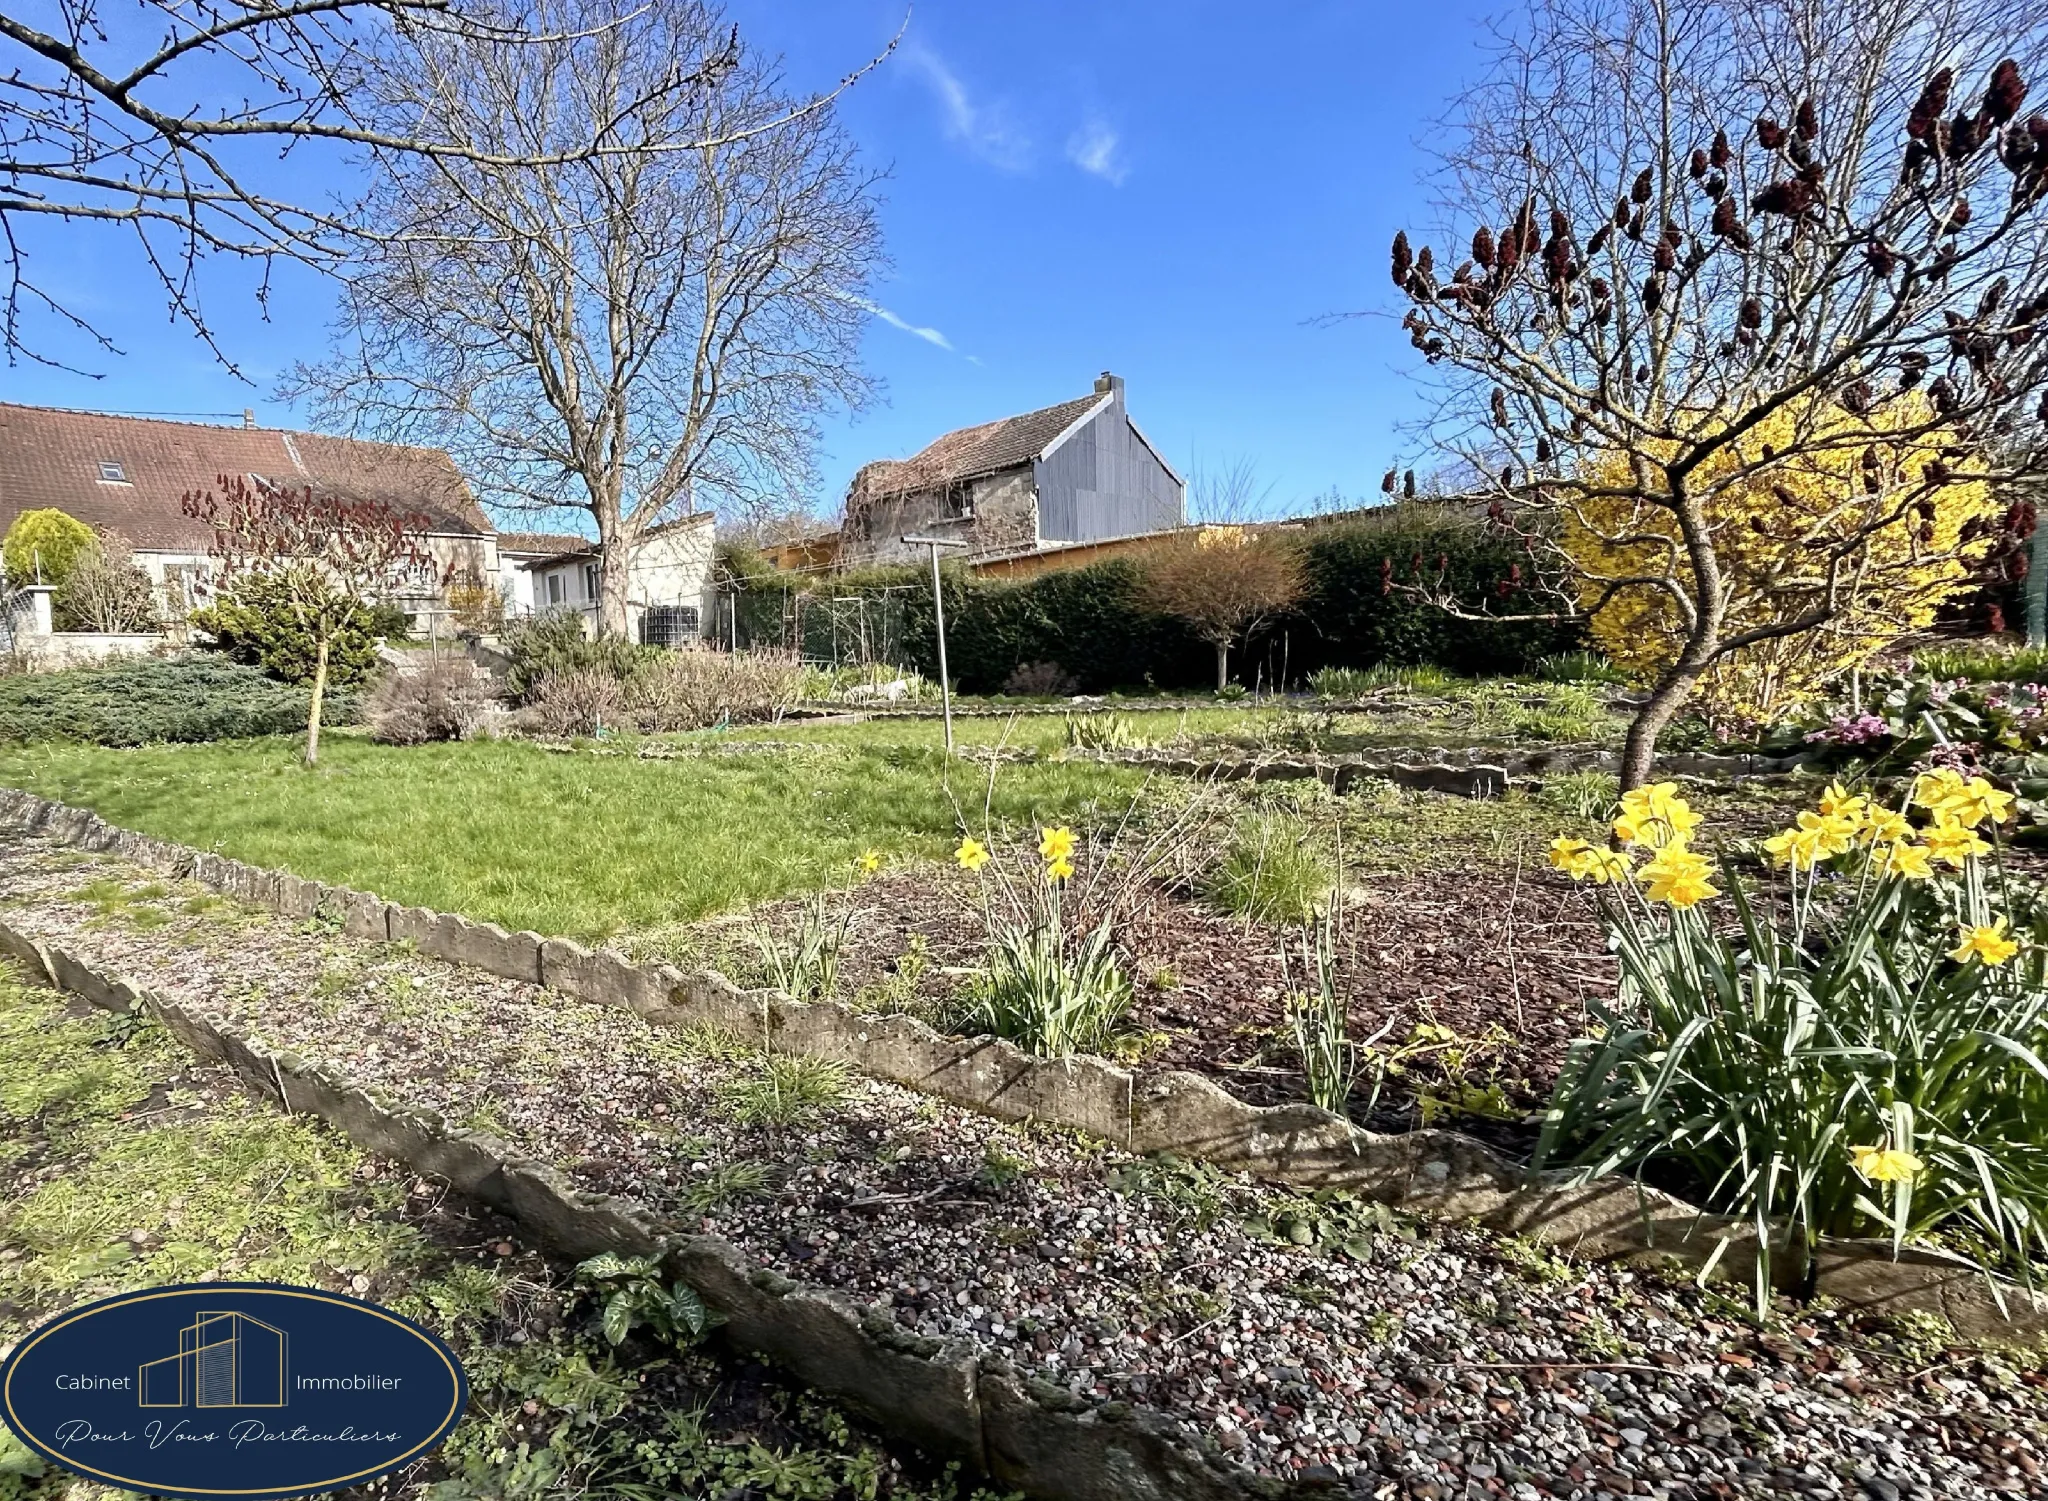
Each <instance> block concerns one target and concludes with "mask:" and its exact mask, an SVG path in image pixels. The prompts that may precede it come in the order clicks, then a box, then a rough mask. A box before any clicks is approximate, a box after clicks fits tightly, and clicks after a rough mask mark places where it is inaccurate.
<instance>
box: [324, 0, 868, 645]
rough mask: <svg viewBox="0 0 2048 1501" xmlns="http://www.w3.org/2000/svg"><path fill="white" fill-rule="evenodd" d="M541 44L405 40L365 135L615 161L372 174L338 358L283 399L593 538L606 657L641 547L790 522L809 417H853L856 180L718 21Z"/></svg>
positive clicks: (707, 12) (396, 165)
mask: <svg viewBox="0 0 2048 1501" xmlns="http://www.w3.org/2000/svg"><path fill="white" fill-rule="evenodd" d="M532 24H533V25H535V26H536V27H543V26H544V27H545V28H546V29H547V30H549V31H550V32H553V33H556V34H558V37H559V39H558V40H554V41H543V42H534V43H530V44H529V45H527V46H524V47H520V48H518V49H503V48H489V47H479V46H476V45H474V44H473V43H472V42H471V41H470V40H469V39H468V38H466V37H462V36H455V35H445V34H435V35H428V36H425V37H423V38H422V39H421V41H420V45H419V47H418V50H417V55H416V58H415V59H414V60H413V61H412V62H411V63H409V64H408V65H406V66H404V67H398V68H392V69H389V70H386V71H382V72H379V73H377V74H375V75H373V76H371V77H370V78H368V79H367V80H366V87H368V88H369V89H371V90H373V91H374V93H375V95H376V98H377V104H376V110H377V113H378V115H379V117H388V118H392V119H404V120H412V121H416V122H417V124H416V125H415V126H414V129H415V130H416V131H417V133H419V134H421V135H424V136H428V137H431V138H433V139H436V140H441V141H447V142H451V143H461V144H462V145H464V146H465V147H467V148H470V149H472V150H473V151H475V152H478V153H490V154H492V155H493V156H495V157H545V156H548V155H550V154H552V153H554V152H556V150H557V148H558V146H559V145H560V144H561V143H563V142H565V141H577V140H582V139H586V138H592V137H595V138H597V139H599V140H601V141H603V142H604V143H605V145H606V147H607V149H606V150H605V151H604V152H602V153H599V154H596V155H592V156H588V157H584V158H581V159H577V160H572V161H567V162H562V163H559V164H556V165H551V166H548V167H544V168H533V167H529V166H524V165H509V166H508V165H500V164H498V163H497V162H496V161H495V160H485V159H482V157H481V156H467V157H447V156H421V155H417V154H412V155H392V156H390V157H389V158H388V159H387V160H386V161H385V163H384V166H385V168H386V172H385V176H384V179H383V181H382V184H381V185H380V186H379V187H378V188H377V189H376V191H375V193H374V195H373V197H372V199H371V205H370V207H371V212H372V217H373V220H374V222H375V223H376V224H377V226H378V228H379V238H378V239H377V240H376V241H375V242H374V244H373V245H372V247H371V248H370V249H369V251H368V252H367V254H366V255H365V256H364V257H363V258H362V259H361V261H360V262H359V264H357V265H356V266H354V267H353V268H352V269H351V270H350V272H349V274H348V277H347V281H346V287H345V293H344V300H343V311H342V318H341V327H340V330H339V335H340V352H339V353H338V354H337V355H336V356H335V357H334V358H333V359H332V360H330V361H329V362H328V363H327V364H325V365H324V366H321V367H320V368H318V369H315V370H302V371H301V372H299V374H298V376H297V377H296V383H295V386H294V389H295V390H302V391H310V392H312V393H313V394H314V395H315V396H316V397H317V398H318V402H319V410H320V412H321V414H322V416H323V418H324V419H325V420H326V421H328V422H330V423H336V424H340V425H344V426H348V427H351V428H354V429H356V430H359V431H371V432H375V433H377V434H379V435H381V436H385V437H398V438H404V439H408V440H412V441H430V442H433V443H436V444H438V445H441V446H445V447H446V448H448V449H449V451H450V452H451V453H452V454H453V455H454V456H455V457H456V459H457V461H458V462H459V463H460V464H461V465H462V466H463V468H464V470H465V471H466V473H468V475H469V476H470V477H471V479H472V480H473V482H474V483H475V484H476V485H477V487H478V489H479V491H480V492H481V494H482V496H483V498H484V499H486V500H487V501H489V502H491V503H493V504H496V505H498V506H501V507H516V508H525V509H530V510H550V509H556V508H562V507H574V508H577V509H580V510H583V511H587V512H588V513H589V515H590V516H591V518H592V519H593V521H594V522H595V524H596V530H597V535H598V539H599V541H600V543H601V544H602V561H601V564H600V577H601V591H600V592H601V601H600V602H601V610H600V621H601V626H602V628H603V630H605V631H606V632H607V633H612V634H616V633H620V632H623V631H624V630H625V629H626V624H627V609H626V580H627V575H628V567H629V564H630V560H631V557H632V554H633V551H634V549H635V547H636V546H637V545H638V543H639V541H640V539H641V538H642V537H644V536H645V535H646V534H647V532H648V531H649V529H651V528H653V527H655V526H657V525H659V524H660V523H661V522H663V521H664V520H667V519H670V518H673V517H675V516H677V515H680V514H683V513H686V512H689V511H692V510H695V509H698V508H701V507H704V506H706V505H707V504H709V505H717V504H724V505H727V506H729V507H737V508H738V509H740V510H741V511H742V512H745V511H747V510H748V509H749V508H750V507H751V506H753V505H754V504H756V503H760V504H761V505H762V506H763V507H764V508H771V509H772V508H773V507H775V506H778V505H782V504H786V503H787V501H788V499H789V498H790V497H792V496H794V495H797V494H799V493H800V492H801V490H802V488H803V486H804V485H805V484H806V483H807V482H808V480H809V478H810V476H811V461H812V457H813V454H814V451H815V447H816V440H817V419H818V416H819V414H820V413H822V412H823V411H825V410H827V409H829V408H830V407H832V406H833V405H835V404H839V403H847V404H856V403H859V402H861V401H862V400H864V399H865V397H866V395H867V394H868V390H869V386H868V382H867V380H866V378H865V377H864V376H863V375H862V374H861V372H860V369H859V365H858V358H857V354H858V340H859V335H860V331H861V328H862V326H863V324H864V323H865V321H866V318H867V312H866V296H865V291H866V285H867V278H868V277H869V275H870V274H871V272H872V270H873V269H874V268H875V266H876V265H877V263H878V259H879V254H880V252H879V233H878V230H877V228H876V222H875V215H874V200H873V192H872V187H873V179H872V178H871V176H870V175H869V174H868V173H866V172H865V171H863V170H862V169H861V168H860V166H859V165H858V164H857V162H856V161H855V158H854V151H853V147H852V145H851V143H850V142H849V140H848V138H847V137H846V136H845V134H844V133H843V132H842V131H841V129H840V128H839V126H838V124H837V121H836V119H835V117H834V116H833V114H832V112H831V111H830V110H829V109H826V108H819V109H813V110H809V111H807V112H797V111H794V110H792V108H791V101H790V98H789V96H788V95H787V94H785V93H784V91H783V89H782V87H781V85H780V81H779V79H778V77H777V75H776V71H775V68H774V65H773V64H772V62H771V61H769V60H767V59H763V58H759V57H756V56H754V55H753V54H751V53H748V52H746V51H744V50H743V49H739V48H738V45H737V42H736V33H735V32H734V31H733V30H732V28H730V27H729V26H728V25H727V23H726V22H725V21H724V20H723V18H722V17H721V15H720V14H719V12H718V11H717V10H716V9H715V8H714V7H713V6H711V5H710V4H707V3H700V0H647V3H645V4H640V3H637V0H543V3H542V4H540V5H539V6H538V7H537V8H536V9H535V11H534V12H533V21H532ZM728 50H730V51H731V53H732V64H731V67H730V69H729V71H728V72H727V74H726V75H725V77H724V78H723V79H722V81H721V82H720V84H719V86H718V87H717V88H715V89H707V90H698V91H695V92H690V93H663V94H660V95H659V96H658V97H654V98H651V99H650V98H649V94H650V90H649V79H650V77H651V76H659V75H660V74H661V73H662V71H663V70H665V69H667V68H669V67H671V66H673V65H674V61H673V60H676V59H685V60H693V61H694V62H695V63H696V65H698V66H701V60H704V59H709V58H711V57H714V56H720V55H724V54H726V53H727V52H728ZM770 121H774V122H779V123H778V125H777V128H775V129H773V130H757V129H756V128H755V127H756V126H758V125H760V124H763V123H764V122H770ZM699 143H710V144H699ZM679 148H680V149H679Z"/></svg>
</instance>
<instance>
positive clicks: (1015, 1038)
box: [953, 825, 1131, 1057]
mask: <svg viewBox="0 0 2048 1501" xmlns="http://www.w3.org/2000/svg"><path fill="white" fill-rule="evenodd" d="M1078 849H1079V843H1078V841H1077V840H1076V838H1075V835H1074V831H1073V830H1072V829H1070V828H1067V827H1065V826H1064V825H1061V826H1059V827H1048V828H1041V829H1040V830H1039V831H1038V851H1037V853H1038V859H1037V861H1036V862H1035V864H1033V865H1027V864H1026V862H1025V861H1024V860H1022V859H1018V860H998V859H997V858H996V852H995V850H994V849H993V848H991V843H990V841H989V840H986V839H977V838H975V837H974V836H973V835H965V836H963V837H962V838H961V840H960V843H959V845H958V846H957V847H956V848H955V849H954V851H953V859H954V862H955V863H956V864H958V865H959V866H960V868H961V869H962V870H965V871H969V872H971V873H972V874H974V875H975V876H976V877H977V878H979V881H980V885H981V896H982V920H983V925H984V928H985V930H986V934H987V945H986V968H985V969H984V971H983V973H982V975H981V976H980V978H979V980H978V982H977V983H976V984H975V985H974V986H973V987H972V995H971V997H970V998H971V1001H972V1015H973V1018H974V1019H975V1020H976V1021H978V1022H979V1023H980V1024H981V1025H983V1026H985V1027H986V1028H987V1029H988V1030H989V1031H991V1032H993V1033H995V1034H996V1035H997V1036H998V1037H1005V1038H1008V1039H1009V1040H1010V1041H1012V1042H1015V1043H1016V1044H1018V1045H1019V1046H1020V1047H1024V1048H1028V1049H1029V1050H1030V1051H1032V1052H1034V1053H1039V1054H1041V1055H1043V1056H1046V1057H1066V1056H1068V1055H1070V1054H1073V1053H1078V1052H1091V1051H1101V1050H1103V1049H1104V1048H1106V1047H1108V1046H1109V1045H1110V1044H1111V1043H1112V1041H1113V1040H1114V1038H1115V1037H1116V1035H1117V1033H1118V1030H1119V1029H1120V1028H1121V1026H1122V1024H1123V1019H1124V1016H1125V1015H1126V1013H1128V1012H1129V1010H1130V1006H1131V986H1130V981H1129V980H1128V979H1127V978H1125V976H1124V973H1123V969H1122V966H1121V965H1120V964H1119V963H1118V960H1117V954H1116V945H1115V932H1114V928H1113V925H1112V922H1111V919H1110V918H1109V917H1107V916H1103V917H1101V918H1100V919H1099V920H1098V921H1096V922H1095V923H1094V924H1093V925H1090V926H1083V925H1081V924H1078V923H1076V922H1075V921H1073V920H1072V914H1071V913H1070V911H1069V909H1068V904H1067V901H1066V890H1067V888H1068V886H1069V885H1070V884H1071V883H1072V882H1073V880H1074V870H1075V864H1074V862H1075V856H1076V854H1077V852H1078ZM1019 853H1020V854H1021V852H1019Z"/></svg>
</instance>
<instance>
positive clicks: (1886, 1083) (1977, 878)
mask: <svg viewBox="0 0 2048 1501" xmlns="http://www.w3.org/2000/svg"><path fill="white" fill-rule="evenodd" d="M2012 805H2013V799H2012V798H2011V797H2010V796H2009V795H2008V794H2005V793H2003V792H2000V791H1998V790H1997V789H1996V788H1994V787H1993V786H1991V784H1990V783H1988V782H1986V781H1984V780H1983V779H1981V778H1965V777H1963V776H1962V775H1960V774H1958V773H1955V772H1942V773H1934V774H1929V775H1925V776H1922V777H1920V778H1919V779H1918V780H1917V782H1916V783H1915V785H1914V788H1913V792H1912V794H1911V798H1910V801H1909V802H1908V804H1907V805H1906V806H1905V807H1903V808H1901V809H1897V810H1894V809H1892V808H1888V807H1885V806H1884V805H1882V804H1881V803H1879V802H1877V801H1875V800H1874V799H1872V798H1869V797H1865V796H1862V795H1857V794H1852V793H1850V792H1848V791H1846V790H1845V789H1843V788H1842V787H1841V786H1840V785H1839V784H1837V785H1834V786H1831V787H1829V789H1828V790H1827V792H1826V793H1825V794H1824V795H1823V796H1822V798H1821V799H1820V802H1819V805H1818V806H1817V807H1816V808H1815V809H1812V810H1809V811H1807V812H1805V813H1802V814H1800V815H1799V818H1798V821H1797V822H1796V824H1795V825H1794V826H1793V827H1791V828H1789V829H1787V830H1785V831H1784V832H1783V833H1781V834H1778V835H1776V836H1774V837H1772V838H1770V839H1767V840H1764V841H1763V842H1762V845H1761V850H1760V852H1761V853H1762V854H1764V855H1766V856H1768V857H1769V858H1770V859H1771V860H1772V861H1773V862H1774V863H1775V864H1776V865H1777V866H1778V867H1779V868H1780V869H1782V870H1784V871H1785V872H1786V873H1787V879H1786V884H1785V889H1784V890H1783V891H1782V892H1775V893H1765V892H1755V893H1752V892H1751V891H1750V890H1749V889H1748V884H1749V883H1748V879H1747V878H1746V877H1745V876H1744V875H1743V874H1742V873H1741V872H1740V870H1739V868H1738V867H1737V864H1736V862H1735V860H1734V859H1732V858H1730V859H1724V860H1723V862H1722V864H1721V868H1720V869H1719V871H1716V870H1715V868H1714V866H1713V865H1712V864H1710V863H1709V861H1708V860H1707V859H1706V858H1705V857H1703V856H1701V855H1699V854H1697V853H1695V852H1694V851H1693V850H1692V849H1691V847H1690V844H1691V840H1692V837H1693V835H1694V833H1695V831H1696V829H1697V827H1698V825H1699V822H1700V820H1699V817H1698V815H1696V814H1695V813H1694V812H1693V811H1692V810H1691V809H1690V808H1689V807H1688V806H1687V805H1686V804H1685V802H1684V800H1683V799H1681V798H1680V797H1678V796H1677V789H1676V787H1675V785H1674V784H1672V783H1669V782H1665V783H1660V784H1658V785H1656V786H1653V787H1647V788H1641V789H1638V790H1636V791H1634V792H1631V793H1629V794H1628V795H1627V796H1626V797H1625V798H1623V799H1622V806H1621V813H1620V815H1619V817H1617V819H1616V820H1615V823H1614V832H1615V837H1616V840H1617V842H1618V843H1619V844H1620V845H1621V846H1622V848H1621V849H1619V850H1616V849H1612V848H1609V847H1608V846H1607V845H1605V844H1604V843H1603V844H1601V845H1599V846H1595V845H1592V844H1588V843H1586V842H1583V841H1579V840H1573V839H1559V840H1558V841H1557V842H1556V843H1555V844H1554V845H1553V846H1552V851H1551V860H1552V863H1553V864H1555V865H1556V866H1558V867H1559V868H1560V869H1562V870H1564V871H1565V872H1567V873H1568V874H1570V875H1571V876H1573V877H1574V878H1576V879H1579V880H1587V881H1592V882H1594V883H1596V884H1597V885H1598V886H1600V887H1601V888H1602V891H1603V895H1606V896H1608V897H1610V898H1611V899H1610V900H1608V901H1606V902H1605V904H1604V905H1605V906H1606V909H1607V916H1608V925H1609V929H1610V933H1611V935H1612V942H1613V945H1614V948H1615V951H1616V953H1617V955H1618V956H1619V958H1620V961H1621V989H1620V994H1619V996H1618V997H1617V998H1616V1000H1615V1002H1614V1003H1613V1004H1611V1005H1609V1004H1604V1003H1602V1002H1600V1001H1598V1000H1595V1001H1592V1002H1591V1006H1592V1010H1593V1012H1594V1017H1595V1020H1596V1021H1597V1022H1598V1023H1599V1027H1598V1028H1597V1030H1596V1033H1595V1035H1593V1036H1590V1037H1587V1038H1584V1039H1582V1040H1580V1041H1579V1042H1577V1043H1574V1044H1573V1045H1572V1048H1571V1050H1570V1053H1569V1054H1568V1056H1567V1058H1566V1061H1565V1064H1564V1067H1563V1068H1562V1069H1561V1071H1560V1072H1559V1076H1558V1083H1557V1090H1556V1094H1555V1096H1554V1097H1553V1099H1552V1102H1551V1106H1550V1109H1549V1111H1548V1113H1547V1114H1546V1116H1545V1120H1544V1125H1543V1132H1542V1136H1541V1139H1540V1141H1539V1143H1538V1147H1537V1156H1536V1165H1537V1166H1538V1167H1545V1166H1559V1165H1570V1166H1572V1167H1575V1168H1576V1170H1577V1172H1578V1175H1579V1176H1580V1177H1581V1178H1592V1177H1597V1176H1600V1175H1602V1174H1607V1173H1617V1172H1625V1173H1632V1174H1633V1173H1638V1172H1642V1171H1644V1170H1645V1169H1648V1170H1651V1171H1652V1172H1653V1174H1655V1173H1661V1175H1662V1176H1663V1178H1664V1179H1665V1181H1667V1182H1669V1183H1671V1184H1672V1185H1673V1186H1675V1187H1677V1188H1679V1189H1680V1190H1681V1191H1683V1192H1689V1193H1692V1194H1694V1195H1697V1196H1698V1197H1699V1198H1700V1199H1702V1200H1703V1201H1704V1203H1705V1205H1706V1207H1707V1208H1709V1209H1713V1210H1718V1211H1721V1212H1724V1213H1728V1214H1732V1215H1737V1216H1740V1217H1742V1218H1744V1219H1746V1220H1748V1221H1749V1222H1750V1224H1751V1226H1752V1228H1753V1230H1754V1231H1755V1233H1756V1237H1757V1241H1758V1243H1759V1245H1760V1246H1761V1247H1762V1248H1763V1252H1762V1255H1761V1256H1760V1258H1759V1265H1758V1267H1757V1283H1756V1296H1757V1300H1758V1305H1759V1308H1760V1309H1761V1307H1762V1306H1763V1305H1764V1304H1765V1303H1766V1301H1767V1299H1768V1296H1769V1292H1770V1251H1771V1243H1772V1233H1773V1222H1774V1221H1784V1222H1788V1223H1789V1226H1790V1230H1791V1234H1792V1246H1793V1250H1794V1252H1795V1254H1801V1255H1802V1256H1803V1255H1805V1254H1806V1253H1810V1251H1811V1250H1812V1248H1813V1247H1814V1245H1815V1244H1816V1243H1817V1241H1818V1240H1819V1238H1820V1237H1821V1236H1824V1235H1826V1236H1868V1235H1873V1234H1875V1235H1882V1236H1884V1237H1885V1238H1887V1239H1889V1240H1891V1241H1892V1243H1893V1244H1894V1246H1900V1245H1904V1244H1906V1243H1908V1242H1915V1243H1939V1244H1942V1245H1944V1246H1946V1247H1947V1248H1949V1249H1952V1250H1961V1251H1963V1252H1965V1253H1967V1254H1968V1255H1970V1256H1972V1257H1974V1258H1975V1259H1977V1260H1978V1261H1979V1262H1980V1263H1981V1264H1983V1265H1985V1266H1987V1267H1991V1268H1995V1269H1998V1270H2002V1271H2007V1272H2012V1273H2015V1274H2017V1275H2019V1276H2021V1277H2022V1278H2025V1279H2027V1280H2031V1279H2032V1274H2033V1270H2034V1268H2035V1266H2036V1264H2037V1263H2038V1262H2039V1261H2040V1260H2041V1259H2042V1258H2043V1257H2044V1256H2048V1065H2044V1063H2043V1062H2042V1060H2043V1058H2044V1057H2048V947H2044V940H2048V910H2041V909H2039V907H2038V905H2037V904H2030V903H2029V902H2028V900H2027V899H2026V898H2025V897H2024V896H2023V895H2022V894H2021V890H2022V889H2021V888H2019V887H2016V886H2015V885H2012V884H2009V883H2008V881H2007V879H2006V876H2005V872H2004V871H2003V869H2002V866H2001V864H2000V860H1999V855H1998V851H1997V849H1996V847H1995V844H1994V842H1993V841H1994V840H1995V839H1996V835H1997V825H1998V824H1999V823H2001V822H2003V821H2004V819H2005V818H2006V817H2007V816H2009V814H2010V812H2011V810H2012ZM1986 835H1989V836H1991V837H1990V838H1989V839H1987V838H1986V837H1985V836H1986ZM1638 860H1642V861H1643V862H1644V863H1642V864H1640V865H1638V864H1636V862H1637V861H1638ZM1716 879H1719V880H1720V881H1722V882H1723V883H1724V885H1723V886H1721V887H1717V886H1715V885H1714V884H1713V882H1714V880H1716ZM1724 888H1725V893H1726V896H1727V909H1728V910H1727V912H1726V916H1725V917H1724V918H1721V919H1718V920H1717V919H1716V918H1715V917H1712V916H1710V915H1709V913H1710V912H1711V911H1712V909H1711V908H1710V907H1709V906H1708V905H1707V904H1709V903H1711V902H1713V901H1714V900H1715V899H1717V898H1719V897H1721V896H1722V895H1723V891H1724ZM1809 1264H1810V1263H1809Z"/></svg>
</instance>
